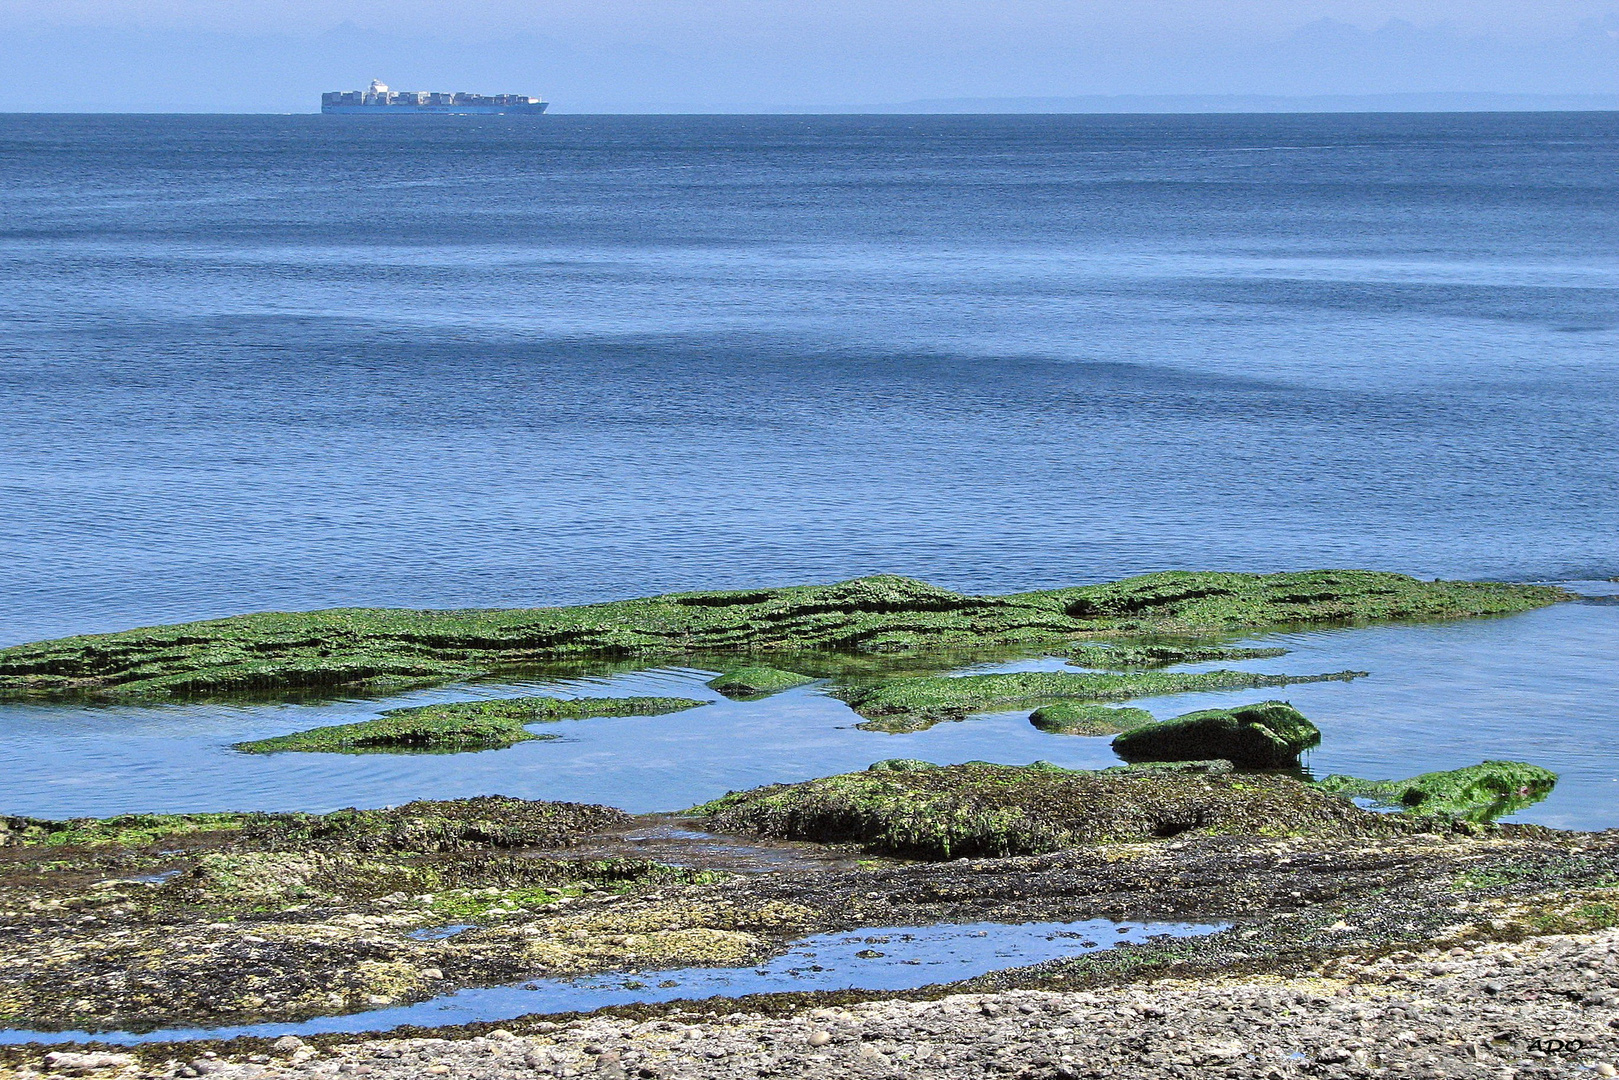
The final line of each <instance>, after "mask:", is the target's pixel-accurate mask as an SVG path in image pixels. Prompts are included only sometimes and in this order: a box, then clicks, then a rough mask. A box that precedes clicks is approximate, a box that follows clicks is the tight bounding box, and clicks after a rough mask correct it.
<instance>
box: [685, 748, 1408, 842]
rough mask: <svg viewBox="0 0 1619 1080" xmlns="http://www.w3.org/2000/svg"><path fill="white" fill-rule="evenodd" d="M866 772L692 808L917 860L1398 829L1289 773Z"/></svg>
mask: <svg viewBox="0 0 1619 1080" xmlns="http://www.w3.org/2000/svg"><path fill="white" fill-rule="evenodd" d="M916 764H917V763H912V765H911V767H908V768H907V767H902V768H894V767H892V765H890V766H889V767H887V768H881V769H868V770H866V771H865V772H858V773H845V774H843V775H841V776H829V777H824V778H822V779H819V780H810V781H806V782H804V783H800V784H774V785H771V786H769V787H762V788H756V789H754V790H752V791H743V792H735V793H732V794H730V795H727V796H725V797H724V798H721V799H716V800H714V801H713V802H710V803H705V804H704V805H702V806H699V807H697V808H695V810H694V811H692V812H693V813H694V814H696V815H698V816H701V817H704V818H706V819H707V823H708V827H709V828H711V829H713V830H715V831H716V832H729V833H744V834H752V835H760V836H767V837H775V838H782V839H796V840H814V841H818V842H820V843H855V844H859V845H861V846H862V847H863V848H864V849H865V850H867V851H869V852H872V853H876V854H884V855H897V856H904V857H909V858H919V859H959V858H985V857H988V858H995V857H1002V856H1008V855H1038V854H1043V853H1046V852H1052V851H1059V850H1062V849H1064V848H1070V847H1075V846H1080V845H1089V844H1104V843H1136V842H1141V841H1150V840H1155V839H1164V838H1167V837H1172V836H1180V835H1182V834H1185V833H1197V834H1228V833H1231V834H1239V833H1240V834H1257V835H1262V836H1293V835H1335V836H1352V835H1357V836H1372V835H1391V834H1394V833H1397V832H1401V831H1405V830H1406V829H1408V828H1409V826H1408V825H1406V824H1405V823H1404V822H1402V821H1400V820H1398V816H1397V815H1387V814H1374V813H1371V812H1369V811H1365V810H1361V809H1359V808H1358V807H1356V806H1354V805H1352V804H1351V803H1350V802H1349V801H1348V800H1346V799H1342V798H1340V797H1338V796H1337V795H1334V794H1332V793H1330V792H1327V791H1323V790H1320V789H1318V788H1316V787H1315V786H1313V785H1310V784H1305V783H1302V782H1300V781H1298V780H1294V779H1292V778H1291V777H1286V776H1276V775H1234V774H1229V773H1226V774H1221V773H1217V772H1212V771H1208V772H1201V773H1198V772H1186V771H1179V770H1140V769H1122V770H1119V771H1117V772H1079V771H1072V770H1068V769H1060V768H1057V767H1055V766H1051V765H1041V766H1016V765H992V764H987V763H978V762H975V763H971V764H967V765H947V766H940V767H935V768H927V767H920V768H918V767H915V765H916Z"/></svg>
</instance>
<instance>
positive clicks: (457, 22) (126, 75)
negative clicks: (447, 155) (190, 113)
mask: <svg viewBox="0 0 1619 1080" xmlns="http://www.w3.org/2000/svg"><path fill="white" fill-rule="evenodd" d="M372 77H380V78H383V79H385V80H387V81H389V82H391V83H392V84H393V85H394V86H395V87H398V88H408V89H456V88H462V89H479V90H486V91H495V90H511V91H527V92H530V93H539V94H543V95H545V96H547V97H549V98H550V99H551V100H552V101H553V102H555V104H556V107H557V108H559V109H566V110H569V111H590V110H621V109H643V108H653V109H659V108H681V107H697V108H701V107H726V106H731V107H736V106H784V107H794V108H817V107H825V108H835V107H847V106H850V105H858V104H862V103H883V102H903V101H911V100H916V99H927V98H958V97H1006V96H1014V97H1023V96H1037V97H1048V96H1066V95H1086V94H1229V93H1259V94H1365V93H1389V92H1425V91H1495V92H1511V93H1607V94H1613V93H1619V0H1606V2H1595V0H1513V2H1509V0H1405V2H1398V3H1396V2H1391V0H1247V2H1235V0H1066V2H1064V0H1002V2H996V0H816V2H808V0H803V2H790V0H471V2H465V0H462V2H456V3H448V2H443V0H347V2H345V0H337V2H332V0H0V95H4V96H3V98H0V100H3V101H4V102H5V104H4V105H3V106H0V108H8V109H30V108H50V107H71V108H99V109H107V108H112V109H116V108H119V107H120V105H125V106H133V107H136V108H182V109H209V108H217V109H221V110H227V111H239V110H250V111H304V110H308V109H310V108H311V107H312V103H313V101H314V100H315V97H314V95H318V93H319V92H320V91H321V90H322V89H339V88H349V87H358V86H360V85H363V83H364V82H365V81H366V80H368V79H370V78H372Z"/></svg>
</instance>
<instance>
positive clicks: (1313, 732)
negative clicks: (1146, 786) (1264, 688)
mask: <svg viewBox="0 0 1619 1080" xmlns="http://www.w3.org/2000/svg"><path fill="white" fill-rule="evenodd" d="M1320 741H1321V732H1320V730H1319V729H1318V728H1317V727H1316V726H1315V725H1314V724H1312V723H1310V721H1309V720H1307V719H1305V717H1304V714H1303V713H1301V712H1299V711H1298V710H1297V709H1295V708H1293V706H1291V705H1289V704H1288V703H1287V702H1285V701H1262V702H1260V703H1258V704H1257V705H1242V706H1239V707H1237V708H1235V709H1202V710H1200V711H1198V712H1192V713H1187V714H1186V715H1185V716H1177V717H1175V718H1174V719H1173V720H1165V721H1163V722H1162V723H1158V724H1151V725H1147V726H1145V727H1138V728H1135V729H1133V730H1131V731H1126V732H1125V733H1124V734H1122V735H1120V736H1119V737H1118V738H1116V739H1114V740H1113V749H1114V751H1115V752H1116V753H1117V754H1118V755H1119V756H1120V757H1122V758H1124V760H1126V761H1200V760H1206V759H1208V758H1225V759H1226V760H1227V761H1231V762H1235V763H1236V764H1238V765H1244V766H1247V767H1249V768H1256V769H1276V768H1282V767H1283V766H1287V765H1292V764H1294V763H1296V762H1297V761H1298V759H1299V755H1300V754H1301V753H1303V752H1304V751H1305V750H1308V749H1309V748H1310V747H1312V746H1314V745H1315V744H1316V743H1318V742H1320Z"/></svg>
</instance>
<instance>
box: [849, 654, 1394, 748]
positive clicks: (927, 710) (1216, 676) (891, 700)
mask: <svg viewBox="0 0 1619 1080" xmlns="http://www.w3.org/2000/svg"><path fill="white" fill-rule="evenodd" d="M1365 674H1366V672H1364V671H1335V672H1330V673H1327V674H1322V675H1258V674H1255V673H1254V672H1251V671H1226V670H1219V671H1197V672H1163V671H1135V672H1129V673H1124V674H1117V675H1112V674H1093V673H1083V674H1082V673H1079V672H1067V671H1017V672H1009V673H1006V674H1000V675H960V676H948V675H941V676H924V677H920V678H907V679H891V680H888V681H886V682H879V683H874V684H868V685H864V686H847V687H841V688H839V689H838V690H836V691H834V692H833V693H834V696H836V697H838V698H841V699H842V700H844V701H846V702H848V704H849V706H850V707H851V708H853V709H854V711H855V712H857V713H859V714H860V715H861V716H864V717H866V718H867V719H866V721H865V722H864V723H862V724H859V725H857V726H858V727H860V728H861V729H862V730H864V731H884V732H889V733H891V734H899V733H905V732H912V731H924V730H926V729H927V728H930V727H932V726H933V725H935V724H939V723H943V722H945V721H949V720H960V719H962V718H963V717H965V716H967V715H968V714H970V713H975V712H993V711H996V710H1005V709H1027V708H1029V707H1031V706H1043V705H1046V704H1055V703H1056V702H1059V701H1069V702H1076V701H1091V702H1097V701H1123V700H1126V699H1128V698H1138V697H1154V696H1157V695H1160V694H1184V693H1189V692H1192V691H1200V690H1247V689H1253V688H1256V687H1272V686H1291V685H1294V684H1295V683H1312V682H1332V681H1342V682H1348V681H1349V680H1351V679H1356V678H1360V677H1361V676H1363V675H1365ZM1202 756H1203V757H1211V756H1217V755H1210V754H1204V755H1202Z"/></svg>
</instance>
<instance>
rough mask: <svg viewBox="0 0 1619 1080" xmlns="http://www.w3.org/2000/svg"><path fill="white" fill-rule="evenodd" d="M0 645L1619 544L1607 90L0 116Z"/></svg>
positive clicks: (1433, 566) (1580, 570) (1617, 551)
mask: <svg viewBox="0 0 1619 1080" xmlns="http://www.w3.org/2000/svg"><path fill="white" fill-rule="evenodd" d="M0 185H3V190H4V191H5V193H6V194H5V197H4V199H0V279H3V280H4V281H5V282H6V287H5V288H4V289H3V290H0V402H3V403H4V408H0V503H3V507H4V509H3V510H0V643H15V642H19V641H25V640H31V639H38V638H43V637H50V636H57V635H62V634H68V633H73V632H81V631H90V630H110V629H116V628H122V627H125V626H130V625H137V624H143V623H153V622H164V621H174V620H178V619H187V618H194V617H201V616H212V615H224V614H229V613H234V612H239V611H244V610H255V609H263V608H311V607H321V606H330V605H337V604H388V605H417V606H463V605H510V604H534V603H558V602H577V601H586V600H594V599H602V598H607V597H618V596H625V595H634V594H643V593H649V592H656V591H661V590H669V589H688V588H699V587H704V586H741V585H751V584H755V583H782V584H785V583H795V582H804V581H814V580H827V579H835V578H840V577H845V576H850V575H854V574H857V573H863V572H870V571H892V572H899V573H906V574H913V575H917V576H920V577H924V578H927V579H929V580H933V581H936V582H938V583H940V584H944V585H948V586H952V587H957V588H962V589H971V590H1006V589H1016V588H1023V587H1031V586H1037V585H1053V584H1064V583H1070V582H1075V581H1085V580H1098V579H1102V578H1108V577H1113V576H1118V575H1122V574H1128V573H1132V572H1137V571H1145V570H1154V569H1162V568H1166V567H1193V568H1204V567H1208V568H1213V567H1219V568H1236V569H1248V570H1274V569H1282V568H1289V567H1312V566H1320V565H1336V566H1367V567H1380V568H1387V569H1394V570H1404V571H1409V572H1412V573H1418V574H1424V575H1441V574H1443V575H1456V576H1491V577H1512V578H1553V577H1594V578H1603V577H1608V576H1611V575H1614V574H1619V410H1616V409H1615V408H1614V405H1615V402H1616V400H1619V372H1616V366H1615V361H1614V357H1615V346H1616V344H1619V334H1616V327H1619V308H1616V305H1615V297H1616V293H1615V286H1616V285H1619V259H1616V255H1619V114H1598V113H1584V114H1568V115H1555V114H1551V115H1548V114H1539V115H1503V114H1492V115H1479V116H1455V115H1451V116H1421V115H1401V116H1372V117H1364V116H1341V115H1340V116H1317V117H1289V116H1260V117H1244V116H1196V117H1173V116H1152V117H1120V116H1106V117H1086V116H1059V117H1039V116H973V117H948V116H929V117H904V116H885V117H869V118H868V117H713V118H701V117H657V118H633V117H564V116H558V117H546V118H543V120H541V121H539V122H535V121H517V120H515V119H508V118H500V117H486V118H446V119H443V120H438V121H435V120H427V119H422V118H411V122H388V121H383V122H371V123H367V122H364V121H363V120H359V121H356V120H354V119H352V118H338V117H318V116H289V117H191V116H186V117H163V116H149V117H148V116H139V117H97V116H37V117H36V116H17V115H12V116H0Z"/></svg>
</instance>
